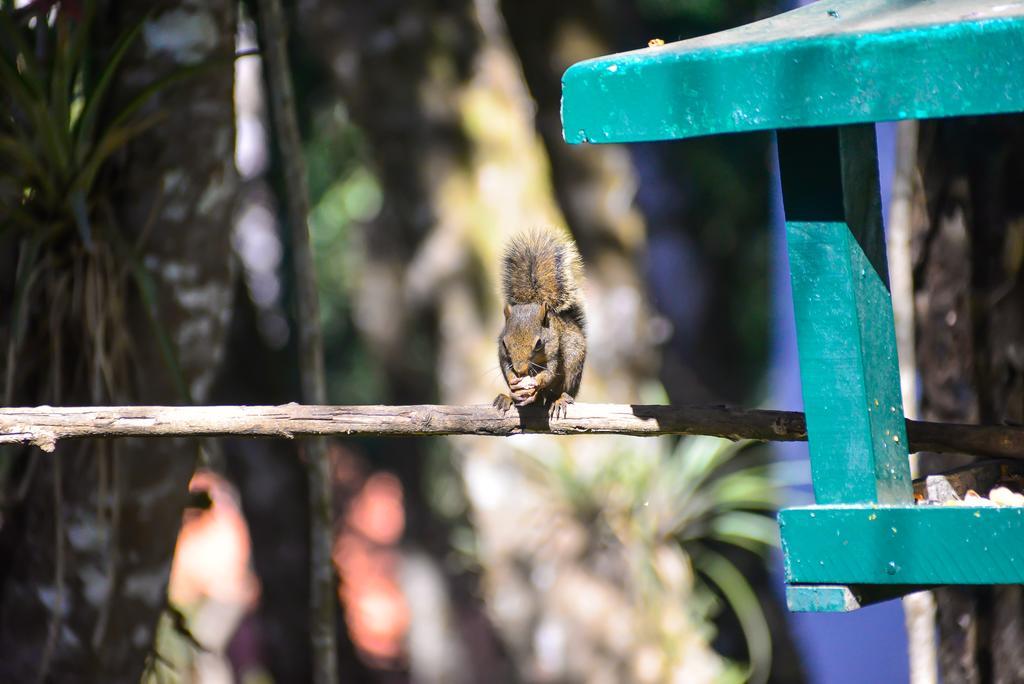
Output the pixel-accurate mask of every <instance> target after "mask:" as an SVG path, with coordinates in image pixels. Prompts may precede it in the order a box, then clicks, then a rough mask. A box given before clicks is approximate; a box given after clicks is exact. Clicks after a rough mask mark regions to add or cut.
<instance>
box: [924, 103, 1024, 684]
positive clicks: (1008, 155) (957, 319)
mask: <svg viewBox="0 0 1024 684" xmlns="http://www.w3.org/2000/svg"><path fill="white" fill-rule="evenodd" d="M918 166H919V172H920V182H919V185H918V188H917V197H918V199H917V203H916V204H917V215H916V218H915V229H914V230H915V234H914V257H915V269H914V281H915V283H914V289H915V308H916V316H917V343H916V347H917V359H918V368H919V370H920V377H921V416H922V417H923V418H926V419H929V420H942V421H962V422H983V423H989V424H1002V423H1005V424H1012V425H1019V424H1020V423H1021V422H1024V285H1022V277H1021V272H1022V260H1024V196H1022V194H1021V192H1020V188H1021V186H1022V184H1024V118H1022V117H1021V116H1019V115H1014V116H992V117H984V118H966V119H953V120H940V121H929V122H923V123H922V124H921V129H920V144H919V153H918ZM969 460H970V457H968V456H956V455H950V456H943V457H938V458H933V459H930V460H929V461H928V462H927V463H926V462H925V461H924V459H922V462H921V465H922V471H923V472H924V471H929V472H934V471H935V470H937V469H944V468H948V467H952V466H955V465H959V464H962V463H964V462H966V461H969ZM936 602H937V607H938V610H937V612H938V627H939V634H940V638H941V642H942V645H941V647H940V649H939V652H940V656H939V657H940V673H941V677H942V680H943V681H944V682H947V683H950V684H960V683H970V684H974V683H981V682H1007V683H1008V682H1018V681H1021V680H1022V679H1024V651H1022V650H1021V649H1020V643H1021V639H1022V638H1024V606H1022V603H1024V601H1022V594H1021V588H1020V587H985V588H966V587H963V588H948V589H940V590H938V591H937V592H936Z"/></svg>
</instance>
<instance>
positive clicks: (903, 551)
mask: <svg viewBox="0 0 1024 684" xmlns="http://www.w3.org/2000/svg"><path fill="white" fill-rule="evenodd" d="M1020 111H1024V3H993V2H978V1H976V0H974V1H972V0H945V1H943V0H919V1H911V0H838V1H836V2H818V3H815V4H812V5H808V6H805V7H803V8H800V9H798V10H794V11H792V12H787V13H785V14H781V15H779V16H777V17H773V18H771V19H766V20H764V21H759V22H756V23H753V24H750V25H747V26H743V27H740V28H737V29H733V30H730V31H724V32H722V33H717V34H714V35H710V36H704V37H702V38H696V39H693V40H686V41H681V42H677V43H669V44H667V45H663V46H658V47H651V48H645V49H642V50H635V51H632V52H625V53H621V54H616V55H609V56H605V57H599V58H597V59H591V60H587V61H585V62H580V63H579V64H575V65H573V66H572V67H571V68H569V69H568V71H566V73H565V75H564V77H563V98H562V124H563V132H564V135H565V139H566V141H567V142H569V143H614V142H640V141H649V140H675V139H680V138H688V137H694V136H702V135H711V134H717V133H734V132H742V131H753V130H776V131H777V135H776V138H777V141H778V147H779V167H780V175H781V178H782V189H783V204H784V208H785V214H786V234H787V241H788V245H789V259H790V270H791V273H792V282H793V304H794V310H795V313H796V326H797V342H798V346H799V353H800V374H801V380H802V386H803V395H804V405H805V410H806V413H807V429H808V438H809V446H810V454H811V474H812V478H813V483H814V492H815V498H816V501H817V503H818V505H817V506H812V507H808V508H794V509H786V510H783V511H781V512H780V513H779V522H780V526H781V533H782V541H783V549H784V552H785V558H786V575H787V584H788V586H787V597H788V603H789V606H790V609H791V610H811V611H848V610H854V609H856V608H859V607H860V606H863V605H867V604H869V603H873V602H876V601H880V600H886V599H889V598H894V597H897V596H900V595H903V594H905V593H908V592H910V591H914V590H916V589H918V588H920V587H922V586H934V585H942V584H1007V583H1014V584H1016V583H1024V551H1022V552H1021V553H1018V551H1017V550H1018V549H1024V509H992V508H984V509H975V508H961V507H955V508H953V507H950V508H945V507H939V506H915V505H914V500H913V496H912V488H911V482H910V469H909V465H908V453H907V439H906V434H905V421H904V416H903V407H902V404H901V400H900V396H901V394H900V386H899V364H898V360H897V357H896V341H895V333H894V328H893V317H892V303H891V299H890V295H889V279H888V266H887V263H886V254H885V242H884V236H883V229H882V216H881V202H880V197H879V187H878V161H877V156H876V151H875V150H876V147H875V131H874V126H873V125H872V124H873V123H874V122H877V121H886V120H898V119H906V118H931V117H947V116H965V115H977V114H994V113H1006V112H1020Z"/></svg>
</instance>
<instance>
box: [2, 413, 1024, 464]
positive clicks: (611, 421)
mask: <svg viewBox="0 0 1024 684" xmlns="http://www.w3.org/2000/svg"><path fill="white" fill-rule="evenodd" d="M522 433H549V434H555V435H574V434H620V435H637V436H654V435H711V436H715V437H725V438H728V439H733V440H736V439H753V440H757V441H762V442H787V441H788V442H792V441H803V440H806V439H807V428H806V424H805V422H804V414H802V413H797V412H791V411H766V410H756V409H735V408H729V407H725V406H640V405H628V404H573V405H572V406H570V407H569V415H568V416H567V417H566V418H563V419H560V420H552V421H549V420H548V417H547V414H546V413H545V412H544V410H543V409H540V408H537V407H529V409H528V410H526V409H524V410H522V411H517V410H512V411H509V412H508V413H505V414H501V413H499V412H498V411H497V410H496V409H494V408H491V406H489V405H479V406H434V405H419V406H302V405H299V404H285V405H282V406H195V407H192V406H181V407H177V406H114V407H82V408H67V407H61V408H53V407H49V406H39V407H36V408H0V444H2V443H23V444H35V445H36V446H38V447H40V448H42V449H44V450H46V451H53V448H54V445H55V444H56V442H57V441H58V440H61V439H71V438H78V437H171V436H185V435H191V436H206V437H220V436H226V435H250V436H263V437H287V438H291V437H295V436H297V435H488V436H495V437H500V436H508V435H517V434H522ZM907 434H908V436H909V439H910V450H911V451H935V452H962V453H967V454H974V455H977V456H993V457H1000V456H1001V457H1006V458H1024V428H1020V427H1009V426H996V425H955V424H948V423H926V422H921V421H915V420H908V421H907Z"/></svg>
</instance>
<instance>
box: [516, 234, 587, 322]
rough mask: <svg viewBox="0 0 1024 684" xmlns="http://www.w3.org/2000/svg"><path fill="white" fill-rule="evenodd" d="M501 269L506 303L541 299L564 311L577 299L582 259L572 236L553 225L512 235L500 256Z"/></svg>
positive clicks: (555, 308) (554, 309)
mask: <svg viewBox="0 0 1024 684" xmlns="http://www.w3.org/2000/svg"><path fill="white" fill-rule="evenodd" d="M501 273H502V284H503V286H504V288H505V301H506V302H508V303H509V304H512V305H515V304H531V303H533V304H539V303H543V304H545V305H547V307H548V308H549V309H551V310H553V311H557V312H563V311H566V310H568V309H570V308H571V307H573V306H576V305H577V304H578V303H579V299H580V295H579V288H580V285H581V284H582V279H583V261H582V260H581V259H580V254H579V252H578V251H577V250H576V243H574V242H573V241H572V238H571V237H569V236H568V235H566V234H563V233H560V232H557V231H555V230H554V229H535V230H531V231H527V232H525V233H520V234H519V235H516V236H515V237H514V238H512V240H510V241H509V243H508V245H507V246H506V247H505V253H504V255H503V256H502V263H501Z"/></svg>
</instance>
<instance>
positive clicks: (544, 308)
mask: <svg viewBox="0 0 1024 684" xmlns="http://www.w3.org/2000/svg"><path fill="white" fill-rule="evenodd" d="M540 324H541V325H547V324H548V305H547V304H545V303H544V302H541V303H540Z"/></svg>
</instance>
